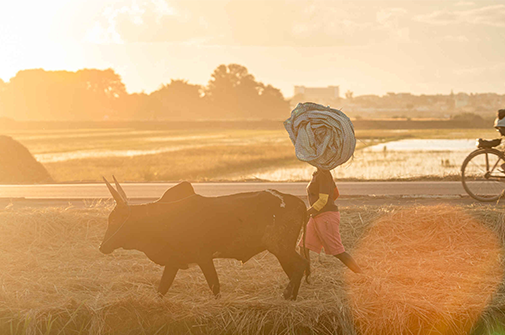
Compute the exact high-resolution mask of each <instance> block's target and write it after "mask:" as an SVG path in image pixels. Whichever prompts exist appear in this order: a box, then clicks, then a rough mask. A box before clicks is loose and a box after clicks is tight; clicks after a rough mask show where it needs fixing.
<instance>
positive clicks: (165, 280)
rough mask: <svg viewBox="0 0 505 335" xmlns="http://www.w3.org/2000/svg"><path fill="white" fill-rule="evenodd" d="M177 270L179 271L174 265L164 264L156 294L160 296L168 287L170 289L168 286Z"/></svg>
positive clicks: (165, 292) (170, 284)
mask: <svg viewBox="0 0 505 335" xmlns="http://www.w3.org/2000/svg"><path fill="white" fill-rule="evenodd" d="M177 271H179V269H178V268H176V267H172V266H170V265H166V266H165V269H164V270H163V275H162V276H161V281H160V286H158V294H159V295H160V297H161V298H163V296H164V295H165V294H167V292H168V289H170V286H172V283H173V282H174V279H175V275H176V274H177Z"/></svg>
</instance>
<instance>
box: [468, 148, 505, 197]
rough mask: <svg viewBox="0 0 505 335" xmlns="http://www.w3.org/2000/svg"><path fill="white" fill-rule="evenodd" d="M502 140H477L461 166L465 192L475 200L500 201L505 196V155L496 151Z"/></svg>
mask: <svg viewBox="0 0 505 335" xmlns="http://www.w3.org/2000/svg"><path fill="white" fill-rule="evenodd" d="M500 144H501V139H500V138H498V139H495V140H489V141H487V140H483V139H481V138H479V139H478V140H477V149H476V150H474V151H472V152H471V153H470V154H469V155H468V156H467V157H466V158H465V160H464V161H463V164H462V165H461V182H462V183H463V188H464V189H465V191H466V192H467V193H468V194H469V195H470V196H471V197H472V198H474V199H475V200H479V201H483V202H492V201H498V200H499V199H500V198H502V197H503V196H505V153H504V152H503V151H501V150H498V149H496V147H497V146H499V145H500Z"/></svg>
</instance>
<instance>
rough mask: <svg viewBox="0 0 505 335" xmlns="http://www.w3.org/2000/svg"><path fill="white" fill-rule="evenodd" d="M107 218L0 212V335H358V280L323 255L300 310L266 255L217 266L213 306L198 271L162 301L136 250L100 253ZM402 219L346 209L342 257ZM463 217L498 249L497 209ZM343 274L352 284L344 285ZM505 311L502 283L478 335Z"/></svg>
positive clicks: (181, 276)
mask: <svg viewBox="0 0 505 335" xmlns="http://www.w3.org/2000/svg"><path fill="white" fill-rule="evenodd" d="M109 210H110V208H107V207H105V208H104V207H93V208H87V209H76V208H67V209H58V208H49V209H19V210H14V209H12V208H11V209H8V210H3V211H0V334H357V333H359V331H358V330H359V329H360V328H359V327H356V320H355V319H354V318H355V313H354V312H355V310H353V309H351V307H350V306H353V304H351V303H350V300H349V297H348V294H347V293H346V292H348V290H349V288H348V287H349V285H351V284H350V283H352V281H353V280H359V278H360V277H358V275H354V274H352V273H347V272H346V270H345V269H344V268H343V266H342V265H341V264H340V263H339V262H338V261H337V260H336V259H335V258H333V257H329V256H324V255H322V256H319V257H314V255H313V257H312V267H313V275H312V277H311V283H310V284H305V283H304V284H302V287H301V289H300V294H299V298H298V300H297V301H296V302H289V301H285V300H283V299H282V298H281V294H282V290H283V287H284V286H285V285H286V284H287V281H288V280H287V277H286V276H285V274H284V273H283V271H282V269H281V267H280V265H279V263H278V262H277V260H276V259H275V258H274V257H273V256H272V255H270V254H268V253H261V254H259V255H257V256H256V257H254V258H253V259H251V260H250V261H248V262H247V263H245V264H241V263H239V262H237V261H234V260H223V259H219V260H215V264H216V268H217V272H218V275H219V277H220V281H221V284H222V297H221V299H217V300H216V299H214V298H213V296H212V294H211V292H210V290H209V289H208V287H207V284H206V282H205V280H204V277H203V275H202V273H201V272H200V270H199V269H198V268H197V267H191V268H190V269H188V270H182V271H180V272H179V273H178V275H177V277H176V279H175V282H174V285H173V287H172V288H171V289H170V291H169V292H168V294H167V295H166V296H165V298H164V299H160V298H158V297H157V295H156V287H157V285H158V282H159V280H160V277H161V273H162V268H161V267H159V266H157V265H155V264H153V263H152V262H150V261H149V260H148V259H147V257H145V256H144V255H143V254H141V253H139V252H136V251H124V250H118V251H115V252H114V253H113V254H111V255H103V254H101V253H100V252H99V251H98V245H99V243H100V241H101V238H102V235H103V233H104V231H105V228H106V217H107V214H108V212H109ZM400 210H401V208H397V207H389V206H386V207H384V206H379V207H370V206H364V207H352V208H344V209H342V222H341V233H342V237H343V242H344V245H345V246H346V248H347V250H348V251H349V252H350V253H351V254H353V253H355V252H357V250H356V247H357V245H358V243H359V241H362V240H363V239H364V238H365V237H366V236H367V235H368V233H369V232H370V231H371V229H372V225H373V224H374V222H376V221H377V220H378V219H380V218H381V217H384V215H389V214H391V213H395V212H398V211H400ZM461 210H465V211H467V212H468V213H470V214H471V215H473V216H475V217H477V218H478V219H479V220H480V221H481V222H483V223H484V225H485V226H487V227H489V228H491V229H492V231H493V232H494V234H495V235H496V236H498V238H499V240H500V241H501V243H502V244H503V241H504V240H505V233H504V232H505V228H504V227H505V224H504V218H505V210H504V209H503V208H501V207H500V208H498V209H483V208H480V207H475V208H474V207H467V208H461ZM361 255H363V253H361ZM365 255H366V253H365ZM356 256H357V259H356V260H357V262H358V263H360V262H361V263H363V262H364V258H361V259H360V258H359V257H365V256H360V254H359V253H356ZM374 257H377V255H375V256H374ZM405 271H408V269H405ZM344 275H346V276H347V278H349V276H350V278H351V279H350V280H349V279H347V280H345V276H344ZM353 278H354V279H353ZM464 307H465V306H464V305H463V306H462V308H463V310H464ZM504 310H505V288H504V284H503V283H502V284H501V286H500V287H499V289H498V291H497V292H496V294H495V295H494V296H493V299H492V301H491V302H490V303H489V305H488V307H487V308H486V309H485V310H484V312H483V314H482V316H481V317H480V319H479V321H478V323H477V324H476V326H475V327H474V331H475V332H476V333H478V334H492V333H493V330H495V329H498V328H499V327H502V325H503V322H504V321H505V318H504V317H503V314H502V313H503V312H502V311H504ZM412 317H419V315H417V316H416V314H413V315H412ZM428 321H429V320H428ZM392 322H394V320H392ZM372 333H373V332H372ZM404 333H405V332H404ZM424 333H426V332H424Z"/></svg>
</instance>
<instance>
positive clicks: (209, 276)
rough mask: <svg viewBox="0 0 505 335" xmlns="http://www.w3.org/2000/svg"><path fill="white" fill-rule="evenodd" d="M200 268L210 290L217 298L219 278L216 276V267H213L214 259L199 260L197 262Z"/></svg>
mask: <svg viewBox="0 0 505 335" xmlns="http://www.w3.org/2000/svg"><path fill="white" fill-rule="evenodd" d="M197 264H198V266H199V267H200V269H202V272H203V275H204V276H205V279H206V280H207V284H209V287H210V290H211V291H212V293H214V295H215V296H216V298H219V291H220V285H219V278H218V277H217V272H216V268H215V267H214V261H213V260H212V258H209V259H204V260H200V261H199V262H198V263H197Z"/></svg>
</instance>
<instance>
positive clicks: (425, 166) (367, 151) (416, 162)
mask: <svg viewBox="0 0 505 335" xmlns="http://www.w3.org/2000/svg"><path fill="white" fill-rule="evenodd" d="M475 149H476V140H475V139H404V140H399V141H391V142H385V143H380V144H376V145H371V146H367V147H365V148H362V149H358V150H356V151H355V153H354V157H353V158H352V159H351V160H350V161H348V162H347V163H346V164H344V165H342V166H339V167H337V168H336V169H335V170H333V175H334V177H335V178H337V179H361V180H377V179H379V180H383V179H412V178H427V177H431V178H433V177H435V178H447V177H455V178H456V177H458V176H459V175H460V168H461V164H462V163H463V160H464V159H465V158H466V156H467V155H468V154H469V153H470V152H471V151H473V150H475ZM313 171H314V167H312V166H310V165H309V164H300V165H297V166H291V167H280V168H276V169H271V170H268V171H261V172H258V173H252V174H248V175H246V176H240V177H239V178H246V179H255V178H256V179H264V180H272V181H285V180H308V179H310V178H311V176H312V172H313Z"/></svg>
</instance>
